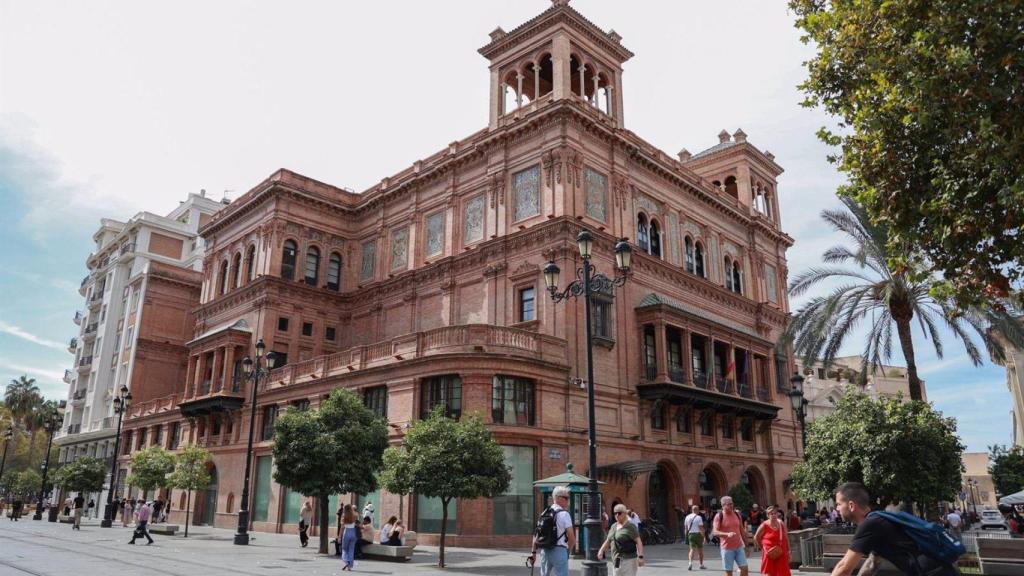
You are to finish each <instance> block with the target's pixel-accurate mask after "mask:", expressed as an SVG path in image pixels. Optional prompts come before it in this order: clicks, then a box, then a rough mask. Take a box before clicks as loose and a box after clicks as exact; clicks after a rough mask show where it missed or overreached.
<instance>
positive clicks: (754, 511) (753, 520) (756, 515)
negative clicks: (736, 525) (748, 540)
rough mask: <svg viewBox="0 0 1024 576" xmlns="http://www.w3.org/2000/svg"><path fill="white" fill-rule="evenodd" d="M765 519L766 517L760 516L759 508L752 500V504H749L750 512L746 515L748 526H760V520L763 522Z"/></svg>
mask: <svg viewBox="0 0 1024 576" xmlns="http://www.w3.org/2000/svg"><path fill="white" fill-rule="evenodd" d="M765 520H766V518H764V517H762V516H761V508H760V507H758V505H757V502H754V504H753V505H751V506H750V514H749V515H748V516H747V526H750V527H751V528H753V527H755V526H760V525H761V522H764V521H765Z"/></svg>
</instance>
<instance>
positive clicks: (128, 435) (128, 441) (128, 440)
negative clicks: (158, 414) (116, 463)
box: [83, 418, 132, 454]
mask: <svg viewBox="0 0 1024 576" xmlns="http://www.w3.org/2000/svg"><path fill="white" fill-rule="evenodd" d="M84 420H85V419H84V418H83V421H84ZM122 442H123V444H121V453H122V454H131V453H132V431H131V430H129V431H127V432H125V433H124V440H122Z"/></svg>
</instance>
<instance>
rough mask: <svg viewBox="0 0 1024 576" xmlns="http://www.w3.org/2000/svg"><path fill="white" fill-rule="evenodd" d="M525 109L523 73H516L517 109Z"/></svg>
mask: <svg viewBox="0 0 1024 576" xmlns="http://www.w3.org/2000/svg"><path fill="white" fill-rule="evenodd" d="M522 107H523V73H522V72H516V108H522Z"/></svg>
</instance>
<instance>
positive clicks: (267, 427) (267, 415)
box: [260, 404, 277, 440]
mask: <svg viewBox="0 0 1024 576" xmlns="http://www.w3.org/2000/svg"><path fill="white" fill-rule="evenodd" d="M276 421H277V405H276V404H273V405H271V406H267V407H265V408H263V429H262V430H261V432H260V440H270V439H271V438H273V437H274V422H276Z"/></svg>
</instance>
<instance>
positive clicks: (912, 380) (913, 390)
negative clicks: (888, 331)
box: [893, 311, 923, 400]
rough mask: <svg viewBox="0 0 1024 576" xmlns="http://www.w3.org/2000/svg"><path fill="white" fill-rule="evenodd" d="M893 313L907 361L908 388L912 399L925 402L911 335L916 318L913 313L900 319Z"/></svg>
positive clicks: (904, 357) (903, 315)
mask: <svg viewBox="0 0 1024 576" xmlns="http://www.w3.org/2000/svg"><path fill="white" fill-rule="evenodd" d="M893 312H894V313H893V319H894V320H896V333H897V334H898V335H899V337H900V348H902V350H903V359H904V360H906V361H907V386H908V387H909V388H910V399H911V400H923V397H922V394H921V379H920V378H918V377H917V362H916V361H915V360H914V341H913V338H912V336H911V334H910V321H911V320H912V319H913V318H914V315H913V312H910V313H909V314H900V315H899V316H898V317H897V315H896V313H895V311H893Z"/></svg>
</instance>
